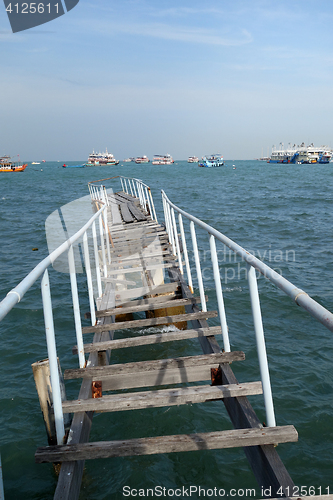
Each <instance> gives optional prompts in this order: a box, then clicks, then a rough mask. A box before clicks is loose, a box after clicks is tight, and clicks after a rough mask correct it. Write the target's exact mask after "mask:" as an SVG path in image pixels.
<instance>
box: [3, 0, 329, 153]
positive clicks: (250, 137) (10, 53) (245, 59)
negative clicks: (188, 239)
mask: <svg viewBox="0 0 333 500" xmlns="http://www.w3.org/2000/svg"><path fill="white" fill-rule="evenodd" d="M332 25H333V2H332V1H331V0H324V1H321V0H317V1H314V0H272V1H270V0H205V1H204V2H203V1H202V0H201V1H197V0H93V1H92V0H80V2H79V3H78V5H77V6H76V7H74V8H73V9H72V10H71V11H69V12H68V13H66V14H65V15H63V16H61V17H59V18H57V19H55V20H54V21H51V22H49V23H47V24H44V25H42V26H38V27H35V28H32V29H29V30H26V31H22V32H19V33H14V34H13V33H12V32H11V28H10V24H9V20H8V18H7V13H6V11H5V6H4V4H3V2H1V3H0V112H1V115H0V117H1V120H0V155H3V154H9V155H12V156H14V155H16V154H20V157H21V159H22V160H25V161H38V160H39V161H40V160H41V159H45V160H50V161H51V160H60V161H70V160H73V161H74V160H80V161H81V160H86V159H87V157H88V155H89V154H90V153H91V152H92V151H93V150H94V151H97V152H99V151H104V150H105V148H107V149H108V151H109V152H111V153H113V154H114V156H115V157H116V158H117V159H120V160H122V159H124V158H127V157H131V156H139V155H148V156H149V157H152V156H153V155H154V154H166V153H170V154H171V155H172V156H173V157H174V158H175V159H179V160H181V159H187V157H188V156H192V155H196V156H199V157H201V156H203V155H205V154H211V153H221V154H222V155H223V156H224V158H225V159H254V158H258V157H260V156H262V155H267V154H268V153H269V154H270V153H271V150H272V146H273V145H276V146H277V145H279V144H280V143H281V142H282V143H283V144H284V145H285V146H287V145H288V143H289V142H290V143H292V144H294V143H296V144H300V143H301V142H303V141H304V142H305V143H310V142H311V143H312V142H313V143H314V144H315V145H327V146H330V147H333V127H332V117H333V95H332V94H333V92H332V91H333V51H332V49H333V44H332V41H333V29H332Z"/></svg>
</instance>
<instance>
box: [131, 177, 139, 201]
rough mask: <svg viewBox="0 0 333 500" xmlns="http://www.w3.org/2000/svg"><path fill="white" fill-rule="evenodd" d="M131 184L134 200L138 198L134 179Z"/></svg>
mask: <svg viewBox="0 0 333 500" xmlns="http://www.w3.org/2000/svg"><path fill="white" fill-rule="evenodd" d="M132 183H133V189H134V195H135V198H138V192H137V190H136V181H134V179H132Z"/></svg>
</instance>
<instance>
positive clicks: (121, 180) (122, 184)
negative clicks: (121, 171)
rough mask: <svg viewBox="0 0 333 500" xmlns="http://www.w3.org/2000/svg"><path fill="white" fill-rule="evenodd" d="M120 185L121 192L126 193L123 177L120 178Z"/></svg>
mask: <svg viewBox="0 0 333 500" xmlns="http://www.w3.org/2000/svg"><path fill="white" fill-rule="evenodd" d="M120 184H121V190H122V191H124V182H123V178H122V177H120ZM124 192H125V191H124Z"/></svg>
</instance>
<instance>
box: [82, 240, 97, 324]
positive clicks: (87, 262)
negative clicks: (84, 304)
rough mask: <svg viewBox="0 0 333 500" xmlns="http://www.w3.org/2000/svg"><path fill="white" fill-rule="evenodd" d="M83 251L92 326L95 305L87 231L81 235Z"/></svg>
mask: <svg viewBox="0 0 333 500" xmlns="http://www.w3.org/2000/svg"><path fill="white" fill-rule="evenodd" d="M83 250H84V262H85V267H86V274H87V284H88V295H89V305H90V314H91V324H92V326H94V325H95V323H96V313H95V303H94V290H93V283H92V277H91V267H90V255H89V246H88V236H87V231H86V232H85V233H84V235H83Z"/></svg>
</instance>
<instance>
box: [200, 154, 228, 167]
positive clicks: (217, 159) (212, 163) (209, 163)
mask: <svg viewBox="0 0 333 500" xmlns="http://www.w3.org/2000/svg"><path fill="white" fill-rule="evenodd" d="M222 165H224V161H223V156H222V155H220V154H213V155H210V156H203V157H202V160H201V161H200V162H199V167H208V168H214V167H222Z"/></svg>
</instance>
